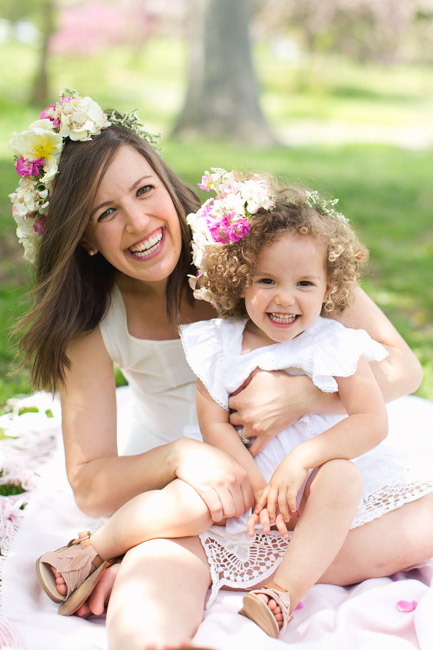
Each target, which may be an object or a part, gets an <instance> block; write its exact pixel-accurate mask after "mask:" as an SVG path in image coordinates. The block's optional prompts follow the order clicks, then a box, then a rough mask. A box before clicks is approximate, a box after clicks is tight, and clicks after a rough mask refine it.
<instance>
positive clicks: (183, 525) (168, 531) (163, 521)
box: [91, 479, 212, 559]
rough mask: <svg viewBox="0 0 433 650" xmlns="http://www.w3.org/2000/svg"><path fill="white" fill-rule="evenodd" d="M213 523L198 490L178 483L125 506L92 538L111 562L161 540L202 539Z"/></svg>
mask: <svg viewBox="0 0 433 650" xmlns="http://www.w3.org/2000/svg"><path fill="white" fill-rule="evenodd" d="M211 523H212V520H211V518H210V515H209V510H208V508H207V506H206V505H205V503H204V501H203V500H202V499H201V497H199V495H198V494H197V492H196V491H195V490H194V488H192V487H191V486H190V485H188V483H184V482H183V481H180V480H179V479H176V480H174V481H172V482H171V483H169V484H168V485H167V486H166V487H165V488H163V489H162V490H152V491H149V492H143V494H139V495H138V496H136V497H134V498H133V499H131V500H130V501H128V502H127V503H125V505H123V506H122V507H121V508H119V510H118V511H117V512H115V513H114V514H113V515H112V516H111V517H110V519H109V520H108V521H107V522H106V523H105V524H104V525H103V526H101V528H98V530H97V531H95V532H94V533H93V534H92V537H91V544H92V546H93V548H94V549H95V550H96V551H97V553H98V555H100V557H101V558H102V559H109V558H113V557H116V556H117V555H122V554H123V553H125V552H126V551H127V550H128V549H130V548H132V547H133V546H136V545H137V544H140V543H141V542H145V541H148V540H150V539H155V538H157V537H174V538H176V537H190V536H193V535H198V534H199V533H203V532H204V531H205V530H206V529H207V528H209V526H210V525H211Z"/></svg>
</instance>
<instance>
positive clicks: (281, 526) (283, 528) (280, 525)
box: [275, 514, 289, 539]
mask: <svg viewBox="0 0 433 650" xmlns="http://www.w3.org/2000/svg"><path fill="white" fill-rule="evenodd" d="M275 524H276V526H277V528H278V530H279V531H280V533H281V537H283V538H284V539H288V538H289V532H288V530H287V526H286V522H285V521H284V519H283V515H282V514H279V515H277V518H276V520H275Z"/></svg>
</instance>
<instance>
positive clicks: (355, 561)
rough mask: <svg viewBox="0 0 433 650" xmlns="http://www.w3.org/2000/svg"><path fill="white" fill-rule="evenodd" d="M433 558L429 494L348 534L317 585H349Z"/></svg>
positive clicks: (431, 497) (432, 506) (432, 504)
mask: <svg viewBox="0 0 433 650" xmlns="http://www.w3.org/2000/svg"><path fill="white" fill-rule="evenodd" d="M431 557H433V493H431V494H427V495H426V496H425V497H422V498H420V499H417V500H416V501H412V502H411V503H407V504H405V505H404V506H402V507H401V508H398V509H397V510H393V511H392V512H389V513H388V514H386V515H383V516H382V517H380V518H379V519H374V520H373V521H371V522H370V523H368V524H364V526H360V527H359V528H353V529H352V530H350V531H349V534H348V535H347V538H346V541H345V542H344V544H343V546H342V548H341V550H340V552H339V553H338V555H337V557H336V558H335V560H334V561H333V562H332V563H331V565H330V566H329V568H328V569H327V570H326V571H325V572H324V573H323V575H322V577H321V578H320V580H319V581H318V582H321V583H328V584H334V585H351V584H354V583H356V582H361V581H362V580H367V579H368V578H378V577H382V576H389V575H392V574H393V573H396V572H397V571H401V570H402V569H406V568H407V567H410V566H413V565H414V564H419V563H421V562H425V561H426V560H428V559H430V558H431Z"/></svg>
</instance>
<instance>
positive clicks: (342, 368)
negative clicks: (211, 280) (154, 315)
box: [100, 287, 433, 604]
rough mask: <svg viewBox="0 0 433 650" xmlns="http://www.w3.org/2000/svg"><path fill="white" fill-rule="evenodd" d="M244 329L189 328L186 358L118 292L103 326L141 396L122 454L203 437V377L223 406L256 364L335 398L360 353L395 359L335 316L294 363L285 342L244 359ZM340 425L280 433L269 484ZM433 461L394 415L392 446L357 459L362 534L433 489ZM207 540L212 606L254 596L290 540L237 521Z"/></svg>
mask: <svg viewBox="0 0 433 650" xmlns="http://www.w3.org/2000/svg"><path fill="white" fill-rule="evenodd" d="M322 321H324V322H322ZM244 325H245V323H244V322H242V321H232V320H224V321H223V320H221V319H213V320H211V321H204V322H203V323H193V324H191V325H188V326H182V339H183V347H184V349H185V352H184V349H183V347H182V342H181V341H180V340H179V339H176V340H170V341H154V340H143V339H137V338H135V337H133V336H131V335H130V334H129V332H128V327H127V318H126V310H125V306H124V303H123V299H122V296H121V293H120V290H119V289H118V288H117V287H115V288H114V290H113V294H112V301H111V305H110V308H109V310H108V312H107V314H106V316H105V318H104V319H103V321H102V322H101V324H100V329H101V333H102V337H103V340H104V343H105V346H106V348H107V351H108V352H109V354H110V356H111V358H112V359H113V361H114V363H116V365H118V366H119V368H120V369H121V370H122V372H123V373H124V375H125V377H126V379H127V380H128V382H129V385H130V389H131V391H132V396H133V399H132V404H131V408H130V410H129V421H128V422H125V421H123V422H119V428H120V430H126V431H127V433H126V435H122V440H121V442H120V445H119V448H120V451H121V453H123V454H134V453H140V452H143V451H146V450H148V449H150V448H152V447H154V446H157V445H161V444H164V443H166V442H170V441H172V440H175V439H177V438H179V437H182V436H185V435H187V436H191V437H196V438H200V433H199V430H198V426H197V420H196V413H195V383H196V374H197V376H199V377H200V379H201V380H202V381H203V383H204V384H205V385H206V387H207V389H208V390H209V392H210V394H211V395H212V397H213V398H214V399H215V401H217V402H218V403H220V404H221V405H222V406H224V408H227V399H228V395H229V394H230V393H231V392H233V391H234V390H235V389H236V388H238V387H239V386H240V385H241V384H242V383H243V381H244V380H245V379H246V377H248V375H249V374H250V372H251V371H252V370H254V368H255V367H261V368H263V369H265V370H272V369H286V371H287V372H291V373H292V374H299V373H306V374H309V375H310V376H311V377H312V379H313V381H314V382H315V383H316V385H318V386H319V387H320V388H321V389H322V390H327V391H332V390H337V387H336V382H335V380H334V379H333V376H349V375H351V374H353V372H354V371H355V369H356V366H357V362H358V359H359V356H360V355H361V354H364V355H365V356H366V357H367V358H368V359H380V358H383V357H384V356H385V355H386V352H385V351H384V349H383V348H382V347H381V346H380V345H379V344H377V343H376V342H374V341H372V340H371V339H370V337H369V336H368V335H367V334H366V333H365V332H362V331H354V330H347V329H346V328H344V327H343V326H341V325H340V324H339V323H337V322H336V321H332V320H329V319H320V321H319V323H318V327H317V330H318V331H316V330H315V329H314V327H315V326H313V329H310V330H309V331H307V332H305V336H304V334H302V335H301V336H299V337H297V338H296V339H295V340H294V341H296V345H295V346H292V348H293V347H295V348H296V353H295V355H294V356H293V354H292V356H290V355H289V356H288V353H287V352H286V353H285V355H283V354H282V349H281V345H283V346H284V345H285V344H276V345H271V346H267V347H266V348H260V349H258V350H255V351H253V352H252V353H249V354H246V355H242V354H241V350H242V348H241V344H242V333H243V328H244ZM319 330H320V331H319ZM319 334H320V336H319ZM337 334H338V335H337ZM302 337H303V338H302ZM319 339H320V340H321V345H318V341H319ZM294 341H291V342H289V343H293V342H294ZM316 341H317V344H316ZM287 347H288V348H290V347H291V346H287ZM319 348H320V349H322V352H321V353H320V354H319ZM277 350H278V351H277ZM337 351H338V354H337V353H336V352H337ZM343 352H344V354H342V353H343ZM185 353H186V356H187V358H188V361H189V363H190V364H191V366H192V368H194V371H195V372H193V371H192V370H191V368H190V366H189V365H188V363H187V361H186V359H185ZM410 408H413V410H414V412H415V410H416V408H417V407H416V404H413V405H412V404H411V403H410V402H408V405H407V407H405V409H406V411H407V409H410ZM340 417H341V416H337V419H339V418H340ZM335 421H336V420H335V417H334V416H318V415H315V416H306V417H304V418H302V419H301V420H300V421H299V422H298V423H296V425H295V426H294V427H290V428H289V429H290V431H289V433H288V434H287V435H286V434H284V436H283V435H282V434H280V435H279V436H277V437H276V438H275V439H274V440H273V441H271V443H270V444H268V445H267V446H266V449H265V451H264V452H261V454H260V456H261V459H258V458H257V457H256V458H257V460H258V463H259V467H261V469H262V471H263V472H264V474H265V476H266V477H270V475H271V474H272V471H273V469H275V467H276V465H277V464H278V462H280V460H282V458H283V457H284V456H285V455H287V453H288V452H289V451H290V448H292V447H293V445H294V444H298V443H299V442H300V441H301V440H302V439H305V436H306V437H309V436H311V435H315V434H317V433H319V432H320V431H324V430H326V429H327V428H329V426H331V424H332V423H333V422H335ZM286 431H287V430H286ZM283 439H284V442H282V440H283ZM412 446H415V447H416V448H417V452H418V453H417V454H416V455H415V454H411V453H410V450H411V447H412ZM277 459H279V460H278V461H277ZM432 461H433V440H429V438H428V437H427V434H426V432H425V431H418V432H417V433H415V434H414V432H407V431H401V430H399V427H398V419H397V420H396V419H395V418H394V419H393V418H392V419H391V431H390V434H389V436H388V438H387V440H386V441H384V443H381V445H380V446H379V447H377V448H376V449H375V450H372V451H371V452H368V454H365V455H364V456H363V457H360V458H359V459H357V462H358V463H359V464H360V466H361V469H362V473H363V477H364V493H363V497H362V499H361V503H360V507H359V508H358V512H357V514H356V517H355V520H354V522H353V527H355V526H360V525H362V524H364V523H367V522H368V521H371V520H372V519H374V518H376V517H380V516H382V515H383V514H385V513H387V512H389V511H391V510H393V509H395V508H398V507H400V506H401V505H403V504H404V503H407V502H409V501H413V500H415V499H417V498H419V497H421V496H423V495H424V494H427V493H428V492H431V491H433V472H432V470H431V468H432ZM260 463H261V465H260ZM272 468H273V469H272ZM200 538H201V541H202V544H203V547H204V549H205V551H206V554H207V557H208V560H209V564H210V569H211V574H212V581H213V585H212V593H211V597H210V599H209V601H208V604H210V603H211V602H212V601H213V599H214V598H215V596H216V594H217V593H218V591H219V589H220V588H221V587H223V586H226V587H232V588H239V589H247V588H250V587H252V586H254V585H255V584H257V582H259V581H260V580H263V579H266V578H267V577H269V576H270V575H271V574H272V573H273V571H274V570H275V567H276V566H277V565H278V562H279V561H280V560H281V558H282V556H283V555H284V552H285V550H286V548H287V543H288V542H287V541H285V540H283V538H282V537H281V536H280V534H279V533H277V532H273V531H272V532H271V533H270V534H268V535H264V534H263V533H261V532H260V531H257V533H256V536H255V538H250V537H248V535H247V534H246V532H245V530H244V523H243V522H242V520H238V521H233V522H232V524H231V525H229V526H228V527H227V528H224V527H221V526H212V527H211V528H210V529H209V530H208V531H207V532H205V533H203V534H202V535H200Z"/></svg>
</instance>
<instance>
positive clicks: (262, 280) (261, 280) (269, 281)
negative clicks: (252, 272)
mask: <svg viewBox="0 0 433 650" xmlns="http://www.w3.org/2000/svg"><path fill="white" fill-rule="evenodd" d="M258 282H259V284H274V281H273V280H272V278H259V280H258Z"/></svg>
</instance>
